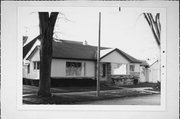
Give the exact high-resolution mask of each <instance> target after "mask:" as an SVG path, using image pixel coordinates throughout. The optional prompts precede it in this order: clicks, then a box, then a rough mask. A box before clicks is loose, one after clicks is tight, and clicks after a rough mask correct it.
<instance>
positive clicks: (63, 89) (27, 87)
mask: <svg viewBox="0 0 180 119" xmlns="http://www.w3.org/2000/svg"><path fill="white" fill-rule="evenodd" d="M100 88H101V89H100V90H115V89H121V88H120V87H116V86H110V85H105V84H101V86H100ZM95 90H96V86H84V87H83V86H80V87H77V86H76V87H75V86H74V87H72V86H71V87H52V88H51V92H52V93H68V92H84V91H95ZM37 91H38V87H37V86H30V85H23V94H35V93H37Z"/></svg>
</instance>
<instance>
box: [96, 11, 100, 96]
mask: <svg viewBox="0 0 180 119" xmlns="http://www.w3.org/2000/svg"><path fill="white" fill-rule="evenodd" d="M100 41H101V12H99V33H98V48H97V75H96V76H97V78H96V79H97V97H98V96H99V94H100V44H101V42H100Z"/></svg>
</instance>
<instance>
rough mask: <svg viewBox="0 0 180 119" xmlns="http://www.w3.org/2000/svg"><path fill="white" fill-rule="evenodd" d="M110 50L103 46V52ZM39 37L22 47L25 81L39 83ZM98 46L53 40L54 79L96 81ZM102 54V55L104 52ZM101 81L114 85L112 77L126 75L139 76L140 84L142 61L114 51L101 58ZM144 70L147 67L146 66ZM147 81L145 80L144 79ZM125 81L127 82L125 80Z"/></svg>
mask: <svg viewBox="0 0 180 119" xmlns="http://www.w3.org/2000/svg"><path fill="white" fill-rule="evenodd" d="M108 50H109V48H103V47H101V52H104V51H108ZM39 51H40V36H38V37H36V38H35V39H33V40H32V41H31V42H29V43H27V44H26V45H25V46H24V47H23V78H25V79H29V80H39V69H40V53H39ZM96 53H97V47H96V46H91V45H87V44H85V45H84V44H83V43H82V42H75V41H66V40H58V41H55V40H54V41H53V53H52V64H51V78H52V79H53V80H56V81H60V80H66V81H68V80H70V79H73V80H76V81H77V80H78V79H79V80H81V81H82V80H86V79H88V80H89V79H91V80H94V81H95V79H96V70H97V67H96V61H97V55H96ZM102 54H103V53H102ZM100 66H101V68H100V69H101V79H100V80H101V81H108V82H113V80H112V79H113V78H116V77H119V76H126V78H124V79H123V80H125V79H128V80H129V79H130V78H131V79H133V78H134V77H136V79H137V80H138V81H141V80H140V79H139V78H140V72H141V67H142V61H140V60H137V59H135V58H134V57H132V56H130V55H128V54H127V53H125V52H123V51H121V50H119V49H117V48H116V49H113V50H112V49H111V51H108V52H107V53H106V54H104V55H103V56H101V63H100ZM143 67H144V66H143ZM144 80H146V79H144ZM124 82H126V81H124Z"/></svg>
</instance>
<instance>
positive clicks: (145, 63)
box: [140, 60, 149, 68]
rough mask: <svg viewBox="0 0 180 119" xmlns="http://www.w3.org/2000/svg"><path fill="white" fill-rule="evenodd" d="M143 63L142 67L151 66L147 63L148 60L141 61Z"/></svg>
mask: <svg viewBox="0 0 180 119" xmlns="http://www.w3.org/2000/svg"><path fill="white" fill-rule="evenodd" d="M140 61H141V64H140V65H141V66H144V67H147V68H148V67H149V64H148V63H147V62H146V60H140Z"/></svg>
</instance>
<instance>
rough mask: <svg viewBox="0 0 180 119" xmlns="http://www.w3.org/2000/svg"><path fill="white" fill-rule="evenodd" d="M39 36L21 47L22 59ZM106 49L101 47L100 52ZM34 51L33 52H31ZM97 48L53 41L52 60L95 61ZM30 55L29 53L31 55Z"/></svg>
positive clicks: (78, 43)
mask: <svg viewBox="0 0 180 119" xmlns="http://www.w3.org/2000/svg"><path fill="white" fill-rule="evenodd" d="M37 39H40V36H38V37H36V38H34V39H33V40H32V41H31V42H29V43H28V44H27V45H25V46H24V47H23V59H24V58H25V56H26V55H27V54H28V52H29V51H30V49H31V48H32V47H33V45H34V44H35V42H36V41H37ZM103 49H108V48H105V47H101V50H103ZM33 51H34V50H33ZM96 52H97V47H96V46H91V45H83V44H82V43H80V42H76V41H68V40H60V41H55V40H53V53H52V58H56V59H77V60H96ZM31 54H32V53H30V55H31ZM28 57H29V56H28Z"/></svg>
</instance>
